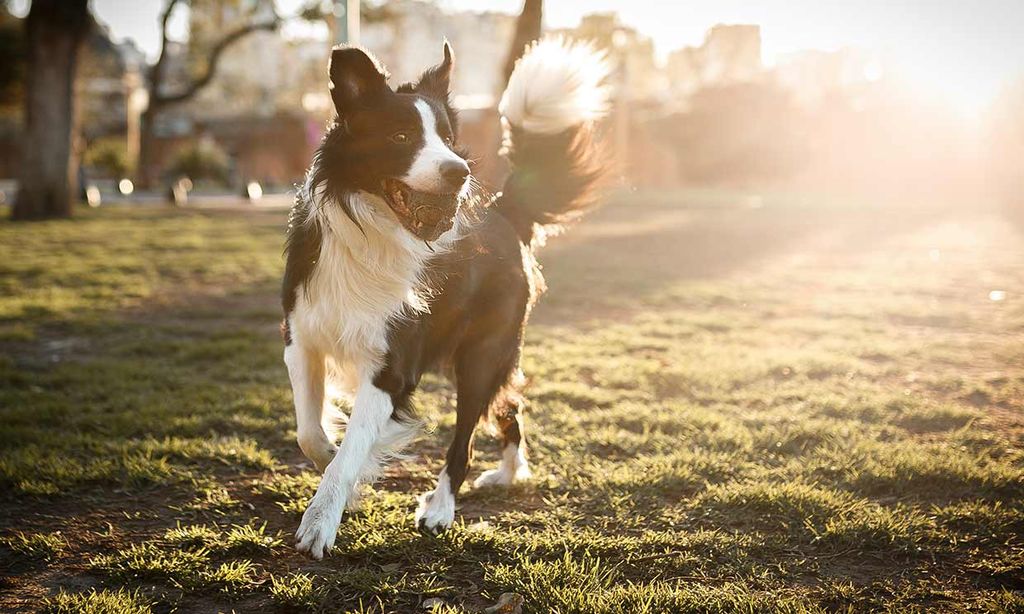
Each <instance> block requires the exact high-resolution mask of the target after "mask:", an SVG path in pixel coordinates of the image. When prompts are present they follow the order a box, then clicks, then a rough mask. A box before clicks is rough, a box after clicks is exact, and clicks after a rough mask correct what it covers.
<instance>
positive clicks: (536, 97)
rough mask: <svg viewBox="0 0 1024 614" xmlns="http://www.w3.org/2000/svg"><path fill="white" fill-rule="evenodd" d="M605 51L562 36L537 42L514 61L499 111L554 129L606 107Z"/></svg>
mask: <svg viewBox="0 0 1024 614" xmlns="http://www.w3.org/2000/svg"><path fill="white" fill-rule="evenodd" d="M609 72H610V65H609V63H608V59H607V57H606V55H605V54H604V53H599V52H597V51H595V50H594V48H593V47H592V46H590V45H589V44H586V43H581V42H571V41H567V40H566V39H564V38H561V37H550V38H544V39H542V40H540V41H539V42H537V43H535V44H534V45H533V46H531V47H530V48H529V49H527V50H526V53H525V54H524V55H523V57H522V58H520V59H519V61H518V62H516V66H515V69H514V70H513V71H512V75H511V77H509V80H508V87H507V88H505V93H504V94H503V95H502V97H501V103H500V104H499V105H498V110H499V111H500V112H501V114H502V116H503V117H505V119H507V120H508V121H509V122H510V123H511V124H512V125H513V126H516V127H519V128H522V129H523V130H526V131H527V132H533V133H537V134H555V133H558V132H561V131H563V130H566V129H568V128H571V127H572V126H576V125H578V124H581V123H584V122H589V121H594V120H597V119H600V118H601V117H603V116H604V115H605V113H607V112H608V95H609V88H608V86H607V85H604V83H603V82H604V81H605V80H606V79H607V77H608V74H609Z"/></svg>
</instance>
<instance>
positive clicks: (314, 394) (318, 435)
mask: <svg viewBox="0 0 1024 614" xmlns="http://www.w3.org/2000/svg"><path fill="white" fill-rule="evenodd" d="M284 363H285V365H287V367H288V378H289V379H290V380H291V384H292V396H293V397H294V399H295V430H296V432H297V434H298V437H297V439H298V441H299V447H300V448H301V449H302V453H303V454H305V455H306V458H308V459H309V460H311V461H313V464H314V465H316V468H317V470H319V471H321V472H322V471H324V469H326V468H327V465H328V464H329V463H330V462H331V459H332V458H334V453H335V451H336V450H337V447H336V446H335V445H334V442H332V441H331V440H330V438H328V437H327V434H326V433H325V432H324V427H323V423H322V419H323V410H324V378H325V376H326V366H325V357H324V355H323V353H321V352H318V351H316V350H313V349H311V348H309V347H306V346H304V345H302V344H300V343H298V342H296V341H294V340H293V341H292V342H291V343H289V344H288V345H287V346H285V348H284Z"/></svg>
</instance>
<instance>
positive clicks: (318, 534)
mask: <svg viewBox="0 0 1024 614" xmlns="http://www.w3.org/2000/svg"><path fill="white" fill-rule="evenodd" d="M344 507H345V501H339V500H337V499H336V498H334V497H330V496H327V495H323V494H321V493H320V492H319V491H317V493H316V494H315V495H313V500H312V501H310V502H309V507H307V508H306V512H305V513H304V514H303V515H302V522H301V523H299V530H298V531H296V532H295V547H296V548H297V549H298V550H299V552H306V553H308V554H309V555H310V556H311V557H313V558H314V559H316V560H320V559H322V558H324V555H325V554H327V553H328V552H330V550H331V548H333V547H334V538H335V536H336V535H337V534H338V525H339V524H340V523H341V510H342V509H343V508H344Z"/></svg>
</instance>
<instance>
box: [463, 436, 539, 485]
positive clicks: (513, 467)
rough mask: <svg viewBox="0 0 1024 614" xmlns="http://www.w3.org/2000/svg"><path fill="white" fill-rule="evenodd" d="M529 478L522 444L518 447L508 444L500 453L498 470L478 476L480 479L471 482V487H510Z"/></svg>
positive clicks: (528, 467) (529, 474)
mask: <svg viewBox="0 0 1024 614" xmlns="http://www.w3.org/2000/svg"><path fill="white" fill-rule="evenodd" d="M530 477H531V473H530V465H529V463H528V462H527V461H526V454H525V453H524V451H523V447H522V444H520V445H518V446H516V445H512V444H509V445H507V446H505V449H504V450H503V451H502V453H501V462H499V463H498V468H497V469H491V470H490V471H485V472H483V473H482V474H480V477H478V478H477V479H476V481H474V482H473V487H474V488H483V487H486V486H510V485H511V484H512V483H514V482H520V481H523V480H528V479H530Z"/></svg>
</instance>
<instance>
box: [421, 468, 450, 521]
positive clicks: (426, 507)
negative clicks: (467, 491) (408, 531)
mask: <svg viewBox="0 0 1024 614" xmlns="http://www.w3.org/2000/svg"><path fill="white" fill-rule="evenodd" d="M420 521H422V522H423V525H424V526H425V527H426V528H427V529H429V530H432V531H438V530H441V529H447V528H448V527H450V526H452V522H454V521H455V494H454V493H452V482H451V479H450V478H449V477H448V470H447V469H442V470H441V473H440V474H439V475H438V476H437V487H436V488H435V489H434V490H433V492H429V493H426V494H423V495H420V499H419V507H417V508H416V525H417V526H419V524H420Z"/></svg>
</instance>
